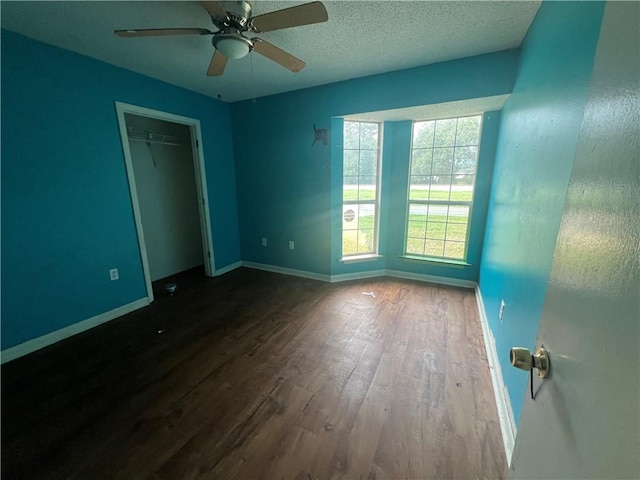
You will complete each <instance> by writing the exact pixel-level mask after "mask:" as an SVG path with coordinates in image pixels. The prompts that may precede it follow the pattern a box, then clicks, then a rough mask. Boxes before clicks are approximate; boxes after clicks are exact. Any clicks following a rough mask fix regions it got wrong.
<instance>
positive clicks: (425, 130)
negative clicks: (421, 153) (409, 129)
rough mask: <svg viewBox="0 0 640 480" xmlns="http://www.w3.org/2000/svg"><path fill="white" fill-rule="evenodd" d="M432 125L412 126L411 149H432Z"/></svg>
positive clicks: (423, 123) (417, 124) (431, 123)
mask: <svg viewBox="0 0 640 480" xmlns="http://www.w3.org/2000/svg"><path fill="white" fill-rule="evenodd" d="M434 125H435V122H434V121H430V122H415V123H414V124H413V148H425V147H428V148H431V147H433V129H434Z"/></svg>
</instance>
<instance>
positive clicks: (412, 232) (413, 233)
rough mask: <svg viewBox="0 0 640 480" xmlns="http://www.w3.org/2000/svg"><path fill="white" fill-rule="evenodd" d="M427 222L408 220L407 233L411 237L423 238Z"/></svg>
mask: <svg viewBox="0 0 640 480" xmlns="http://www.w3.org/2000/svg"><path fill="white" fill-rule="evenodd" d="M426 228H427V224H426V223H425V222H409V230H408V231H407V235H408V236H409V237H413V238H424V237H425V232H426Z"/></svg>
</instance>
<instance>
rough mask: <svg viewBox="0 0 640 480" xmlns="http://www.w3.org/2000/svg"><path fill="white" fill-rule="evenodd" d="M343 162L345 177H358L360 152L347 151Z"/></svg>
mask: <svg viewBox="0 0 640 480" xmlns="http://www.w3.org/2000/svg"><path fill="white" fill-rule="evenodd" d="M343 162H344V166H343V171H342V175H343V176H345V177H348V176H355V175H358V150H345V151H344V155H343Z"/></svg>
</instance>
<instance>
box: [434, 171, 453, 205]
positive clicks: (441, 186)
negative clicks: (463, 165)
mask: <svg viewBox="0 0 640 480" xmlns="http://www.w3.org/2000/svg"><path fill="white" fill-rule="evenodd" d="M450 191H451V175H443V176H441V177H438V183H432V184H431V191H430V193H429V200H444V201H447V200H449V192H450Z"/></svg>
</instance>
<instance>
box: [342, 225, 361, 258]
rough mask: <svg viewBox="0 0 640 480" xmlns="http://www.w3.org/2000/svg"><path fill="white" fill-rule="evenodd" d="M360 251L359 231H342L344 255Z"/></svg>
mask: <svg viewBox="0 0 640 480" xmlns="http://www.w3.org/2000/svg"><path fill="white" fill-rule="evenodd" d="M357 252H358V231H357V230H345V231H343V232H342V255H354V254H356V253H357Z"/></svg>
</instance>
